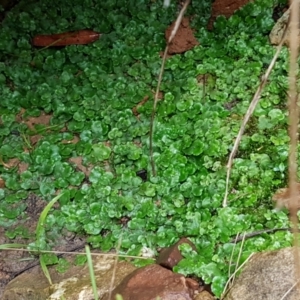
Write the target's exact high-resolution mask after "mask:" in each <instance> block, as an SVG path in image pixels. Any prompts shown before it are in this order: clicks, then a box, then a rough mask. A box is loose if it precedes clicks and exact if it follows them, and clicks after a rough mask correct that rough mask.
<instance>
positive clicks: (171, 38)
mask: <svg viewBox="0 0 300 300" xmlns="http://www.w3.org/2000/svg"><path fill="white" fill-rule="evenodd" d="M189 4H190V0H186V1H185V3H184V5H183V7H182V9H181V10H180V12H179V14H178V17H177V19H176V22H175V26H174V28H173V30H172V32H171V35H170V37H169V40H168V42H167V45H166V48H165V51H164V55H163V59H162V64H161V68H160V72H159V76H158V82H157V87H156V92H155V96H154V102H153V108H152V113H151V121H150V132H149V136H150V137H149V148H150V163H151V168H152V175H153V176H156V168H155V162H154V157H153V136H154V119H155V113H156V108H157V102H158V98H159V90H160V85H161V81H162V76H163V73H164V69H165V63H166V59H167V55H168V50H169V45H170V43H171V42H172V40H173V38H174V36H175V35H176V33H177V30H178V28H179V25H180V23H181V21H182V18H183V15H184V13H185V11H186V9H187V7H188V5H189Z"/></svg>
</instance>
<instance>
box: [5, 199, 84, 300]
mask: <svg viewBox="0 0 300 300" xmlns="http://www.w3.org/2000/svg"><path fill="white" fill-rule="evenodd" d="M23 202H24V203H26V205H27V208H26V210H25V214H26V215H25V216H24V217H22V219H21V218H20V219H19V220H18V221H17V222H16V224H14V225H13V226H12V227H10V228H9V230H12V229H14V228H16V227H18V226H22V227H23V228H26V229H27V230H28V232H29V237H28V238H24V237H16V238H15V239H13V240H10V239H9V238H8V237H7V236H6V235H5V232H6V230H7V229H6V228H3V227H0V245H3V244H10V243H19V244H26V245H27V244H29V243H30V242H32V241H33V240H34V233H35V229H36V225H37V222H38V218H39V216H40V214H41V212H42V210H43V209H44V208H45V206H46V205H47V202H46V201H44V200H42V199H41V198H39V197H37V196H36V195H34V194H31V195H29V197H28V198H27V199H25V200H23ZM84 245H85V241H84V239H82V238H81V237H78V236H76V235H75V234H72V233H69V232H62V233H61V236H60V237H57V241H56V242H55V246H54V247H53V250H57V251H74V250H75V249H78V248H80V247H84ZM38 264H39V261H38V258H37V257H35V256H33V255H31V254H30V253H29V252H23V251H0V299H1V298H2V294H3V291H4V288H5V286H6V285H7V284H8V282H9V281H11V280H12V279H13V278H15V277H16V276H17V275H19V274H21V273H23V272H25V271H26V272H30V269H31V268H32V267H33V266H35V265H38ZM27 269H28V271H27Z"/></svg>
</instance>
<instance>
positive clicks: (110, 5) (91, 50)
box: [0, 0, 291, 294]
mask: <svg viewBox="0 0 300 300" xmlns="http://www.w3.org/2000/svg"><path fill="white" fill-rule="evenodd" d="M102 2H103V3H102ZM277 4H278V1H276V0H261V1H257V3H255V4H253V3H250V4H249V5H247V6H246V7H244V8H243V9H242V10H241V11H239V12H237V13H236V14H235V15H233V16H232V17H231V18H230V19H229V20H226V19H224V18H222V17H220V18H218V20H217V21H216V24H215V30H214V31H212V32H208V31H207V30H206V28H205V25H206V22H207V20H208V18H209V12H210V3H209V1H207V3H203V1H200V0H199V1H193V4H192V6H191V7H190V8H189V10H188V14H190V15H193V16H194V17H193V21H192V26H193V28H195V30H196V32H195V34H196V36H197V38H198V39H199V42H200V45H199V46H197V47H195V48H194V49H193V50H191V51H188V52H186V53H185V54H183V55H175V56H173V57H172V58H169V59H168V60H167V63H166V69H165V73H164V76H163V83H162V87H161V91H162V92H163V93H164V99H163V100H162V101H160V102H159V105H158V111H157V115H156V123H155V135H154V150H155V151H154V152H155V153H154V155H155V161H156V166H157V170H158V175H157V176H156V177H152V176H151V168H150V165H149V128H150V114H151V109H152V103H153V101H152V100H153V92H152V91H153V90H155V88H156V84H157V77H158V73H159V69H160V65H161V59H160V57H159V52H160V51H161V50H163V48H164V46H165V41H164V30H165V29H166V28H167V27H168V25H169V24H170V23H171V22H172V21H173V20H174V18H175V16H176V11H177V9H178V8H177V6H176V4H172V5H171V7H169V8H167V9H162V4H161V1H147V0H139V1H133V0H132V1H125V0H124V1H112V0H111V1H106V2H104V1H92V0H85V1H83V0H73V1H57V0H51V1H50V0H40V1H38V2H36V3H35V2H31V3H30V1H21V2H20V4H19V5H18V6H17V7H15V8H14V9H13V10H12V11H11V12H9V13H8V14H7V16H6V19H5V20H4V22H3V24H2V27H1V29H0V53H1V54H0V57H1V60H0V61H1V62H0V82H1V84H0V95H1V101H0V111H1V124H0V144H1V146H0V156H1V159H2V160H3V162H4V163H5V162H7V161H8V160H9V159H10V158H18V159H19V160H20V161H22V162H26V163H28V164H29V167H28V170H27V171H25V172H23V173H22V174H18V173H17V170H16V169H7V168H5V167H4V166H3V165H2V166H0V172H1V176H2V178H3V179H4V180H5V182H6V188H5V189H0V224H1V226H7V228H9V226H11V225H13V224H14V223H15V222H16V219H17V218H20V217H22V215H23V212H24V210H25V208H26V206H25V205H19V206H18V205H17V204H18V202H19V201H20V200H22V199H26V197H27V195H28V194H29V193H35V194H37V195H39V196H41V197H42V198H44V199H46V200H47V201H50V199H52V198H53V197H54V195H55V193H56V191H57V190H61V191H63V192H65V193H64V195H63V196H62V197H61V198H60V200H59V202H60V209H57V210H53V211H52V212H51V213H50V215H49V216H48V218H47V222H46V229H47V230H48V231H49V232H51V231H55V232H60V231H61V230H62V228H67V229H68V230H70V231H75V232H79V233H84V234H87V235H88V236H89V242H90V243H91V244H92V245H93V246H94V247H97V248H100V249H102V250H104V251H107V250H110V249H111V248H113V247H114V246H115V245H116V244H117V242H118V240H120V238H121V241H122V242H121V251H122V252H123V253H128V254H132V255H139V254H141V251H142V248H143V247H147V248H150V249H152V250H153V251H156V250H157V248H158V247H165V246H168V245H170V244H172V243H174V242H175V241H177V240H178V239H179V238H180V237H182V236H185V237H189V238H191V240H192V241H193V242H194V243H195V244H196V246H197V248H198V253H199V254H198V255H196V254H195V253H193V252H191V251H190V250H189V249H188V248H186V249H184V253H185V256H186V259H185V260H183V261H182V262H181V263H180V265H179V266H178V267H177V268H176V269H177V270H178V271H181V272H183V273H184V274H195V275H198V276H199V277H202V278H204V279H205V281H206V282H207V283H210V282H212V283H213V289H214V291H215V292H216V294H220V293H221V291H222V288H223V286H224V283H225V281H226V279H227V273H228V267H229V259H230V255H231V253H232V251H233V246H234V245H233V244H231V243H228V242H229V241H230V239H231V238H232V237H234V236H235V235H236V234H237V233H239V232H251V231H255V230H260V229H263V228H274V227H279V228H280V227H287V226H288V217H287V214H286V213H285V212H283V211H280V212H275V211H274V210H273V204H272V203H271V202H272V201H271V196H272V193H273V192H274V191H276V189H277V188H278V187H282V186H284V185H285V182H286V165H287V155H288V152H287V149H288V148H287V142H288V137H287V131H286V128H287V120H286V115H287V113H286V108H285V101H286V92H285V91H286V82H287V79H286V75H287V62H286V57H287V50H286V49H284V50H283V51H282V53H281V55H280V58H279V61H278V63H277V64H276V66H275V69H274V71H273V73H272V75H271V78H270V80H269V84H268V85H267V87H266V89H265V91H264V93H263V95H262V99H261V102H260V104H259V106H258V108H257V109H256V112H255V116H254V117H253V118H252V120H251V123H250V125H249V126H248V127H247V131H246V133H245V135H244V137H243V140H242V143H241V146H240V150H239V152H238V155H237V158H236V160H235V164H234V168H233V171H232V176H231V188H230V190H231V193H230V196H229V206H228V207H227V208H222V199H223V196H224V191H225V176H226V170H225V166H226V162H227V159H228V155H229V152H230V150H231V148H232V145H233V142H234V138H235V136H236V134H237V132H238V130H239V126H240V123H241V119H242V117H243V114H244V113H245V112H246V110H247V107H248V105H249V102H250V100H251V98H252V96H253V94H254V92H255V90H256V88H257V86H258V84H259V79H260V76H261V75H262V74H263V72H264V70H265V68H266V67H267V66H268V64H269V62H270V60H271V58H272V56H273V54H274V52H275V50H274V48H273V47H272V46H270V45H269V43H268V33H269V32H270V30H271V28H272V26H273V25H274V21H273V19H272V12H273V8H274V7H275V5H277ZM85 28H91V29H93V30H95V31H98V32H101V33H104V35H103V36H102V37H101V39H100V40H99V41H97V42H95V43H93V44H90V45H86V46H68V47H65V48H60V49H42V50H40V51H39V50H38V49H34V48H32V46H31V44H30V40H31V38H32V37H33V36H34V35H35V34H47V33H58V32H64V31H70V30H79V29H85ZM203 77H205V78H206V80H202V79H201V78H203ZM146 95H149V97H150V101H148V102H147V103H146V104H144V105H143V106H141V107H140V108H139V113H140V121H139V120H138V119H137V118H136V117H135V116H134V115H133V113H132V108H133V107H134V106H135V105H137V103H139V102H140V101H141V100H142V99H143V98H144V97H145V96H146ZM21 107H23V108H25V109H26V114H27V115H28V116H38V115H40V113H41V111H44V112H46V113H50V114H52V115H53V117H52V119H51V126H50V127H45V126H43V125H37V126H36V129H37V131H38V132H39V133H40V134H41V135H43V138H42V139H41V140H40V141H39V142H38V144H37V145H35V146H34V147H32V148H31V149H30V151H29V152H24V145H25V146H26V147H27V148H28V140H29V136H30V135H31V134H34V133H33V132H32V131H30V130H29V129H28V128H27V126H25V125H24V124H21V123H17V122H16V121H15V116H16V114H17V113H18V112H19V111H20V109H21ZM65 125H66V127H67V131H65V132H61V129H62V128H63V127H64V126H65ZM16 133H17V134H16ZM74 136H78V137H79V139H80V140H79V142H78V143H76V144H74V143H69V144H68V143H64V142H63V141H65V140H72V139H73V138H74ZM78 156H81V157H82V158H83V162H84V164H87V165H88V164H91V165H93V168H92V171H91V173H90V175H89V176H88V178H86V176H85V174H84V173H83V172H81V171H79V170H78V169H76V168H75V166H74V165H73V164H72V163H70V162H69V161H68V160H69V158H71V157H78ZM142 169H146V170H148V180H147V181H143V180H142V179H141V178H140V177H139V176H137V175H136V172H138V171H140V170H142ZM12 207H13V209H12ZM124 220H126V224H124ZM290 242H291V236H290V235H289V233H287V232H277V233H275V234H272V235H266V234H265V235H261V236H259V237H256V238H253V239H249V240H247V241H246V242H245V245H244V249H243V254H242V261H243V260H245V259H246V258H247V257H248V256H249V254H250V253H251V252H253V251H261V250H265V249H277V248H280V247H283V246H286V245H289V244H290ZM35 246H39V247H41V243H39V241H36V244H35ZM31 247H34V245H31ZM43 247H48V248H49V247H50V246H49V245H48V246H46V245H44V246H43ZM237 254H238V249H236V250H234V256H233V257H234V260H236V259H237ZM234 268H235V265H233V266H232V269H231V271H232V270H233V269H234Z"/></svg>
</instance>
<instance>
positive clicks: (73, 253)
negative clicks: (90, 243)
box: [1, 248, 155, 260]
mask: <svg viewBox="0 0 300 300" xmlns="http://www.w3.org/2000/svg"><path fill="white" fill-rule="evenodd" d="M1 251H24V252H32V253H34V252H38V254H41V253H53V254H71V255H86V253H85V252H68V251H52V250H39V251H36V250H29V249H21V248H6V249H1ZM91 256H108V257H124V258H134V259H137V258H138V259H151V258H149V257H143V256H133V255H125V254H118V253H117V254H114V253H91ZM153 260H155V259H154V258H153Z"/></svg>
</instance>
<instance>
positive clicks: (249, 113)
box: [223, 26, 288, 207]
mask: <svg viewBox="0 0 300 300" xmlns="http://www.w3.org/2000/svg"><path fill="white" fill-rule="evenodd" d="M287 29H288V26H286V28H285V30H284V33H283V35H282V39H281V41H280V43H279V45H278V47H277V51H276V53H275V55H274V57H273V59H272V61H271V63H270V65H269V67H268V69H267V71H266V72H265V74H264V75H263V76H262V78H261V83H260V85H259V87H258V88H257V90H256V93H255V95H254V96H253V98H252V101H251V103H250V106H249V108H248V110H247V112H246V115H245V117H244V119H243V123H242V125H241V128H240V131H239V133H238V135H237V137H236V139H235V142H234V145H233V148H232V150H231V153H230V156H229V159H228V163H227V166H226V168H227V175H226V188H225V196H224V199H223V207H226V206H227V198H228V188H229V179H230V173H231V168H232V164H233V159H234V157H235V155H236V152H237V150H238V147H239V144H240V141H241V139H242V136H243V133H244V131H245V127H246V125H247V123H248V121H249V119H250V117H251V116H252V114H253V112H254V109H255V107H256V105H257V103H258V101H259V99H260V95H261V93H262V91H263V89H264V87H265V85H266V83H267V81H268V78H269V76H270V73H271V71H272V69H273V67H274V65H275V62H276V60H277V58H278V56H279V53H280V51H281V48H282V45H283V43H284V40H285V37H286V35H287Z"/></svg>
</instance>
